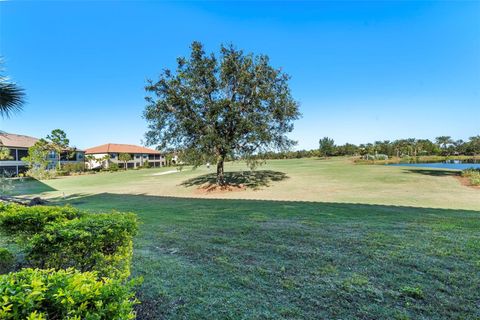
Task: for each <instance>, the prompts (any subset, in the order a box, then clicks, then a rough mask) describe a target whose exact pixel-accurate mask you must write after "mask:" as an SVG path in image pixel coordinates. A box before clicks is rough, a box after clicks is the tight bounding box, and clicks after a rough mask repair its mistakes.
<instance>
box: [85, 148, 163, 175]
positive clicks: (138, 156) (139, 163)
mask: <svg viewBox="0 0 480 320" xmlns="http://www.w3.org/2000/svg"><path fill="white" fill-rule="evenodd" d="M121 153H128V154H130V157H131V160H130V161H128V162H127V168H138V167H143V166H145V165H147V164H148V166H150V167H163V166H165V157H164V156H163V155H162V154H161V153H160V152H159V151H157V150H153V149H149V148H145V147H141V146H136V145H132V144H118V143H107V144H102V145H100V146H97V147H93V148H88V149H86V150H85V154H86V155H92V156H93V157H95V159H94V160H90V161H87V165H88V167H89V168H90V169H94V168H99V167H104V168H108V166H109V165H110V163H117V164H118V165H119V167H120V168H124V167H125V163H124V162H123V161H120V160H119V159H118V157H119V155H120V154H121Z"/></svg>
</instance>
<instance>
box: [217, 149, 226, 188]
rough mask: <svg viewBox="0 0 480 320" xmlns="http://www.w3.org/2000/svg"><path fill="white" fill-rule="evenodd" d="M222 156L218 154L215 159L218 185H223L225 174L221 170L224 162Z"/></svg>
mask: <svg viewBox="0 0 480 320" xmlns="http://www.w3.org/2000/svg"><path fill="white" fill-rule="evenodd" d="M224 160H225V159H224V157H223V156H220V157H218V160H217V184H218V185H219V186H224V185H225V175H224V172H223V162H224Z"/></svg>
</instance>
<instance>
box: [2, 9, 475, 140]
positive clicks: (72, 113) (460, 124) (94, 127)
mask: <svg viewBox="0 0 480 320" xmlns="http://www.w3.org/2000/svg"><path fill="white" fill-rule="evenodd" d="M194 40H198V41H201V42H203V43H204V44H205V45H206V48H207V50H208V51H217V50H218V48H219V45H220V44H221V43H226V44H229V43H233V44H234V45H236V46H237V47H239V48H242V49H244V50H245V51H248V52H254V53H264V54H268V55H269V56H270V58H271V62H272V64H273V65H274V66H276V67H282V68H283V70H284V71H285V72H287V73H289V74H290V75H291V76H292V80H291V88H292V91H293V95H294V97H295V99H297V100H298V101H299V102H300V104H301V112H302V113H303V117H302V119H300V120H298V121H297V122H296V123H295V130H294V132H293V133H292V134H291V136H292V138H294V139H296V140H298V142H299V144H298V146H297V148H316V147H317V146H318V139H319V138H321V137H323V136H329V137H332V138H334V139H335V141H336V142H337V143H344V142H353V143H361V142H369V141H374V140H380V139H390V140H393V139H396V138H402V137H418V138H434V137H435V136H439V135H451V136H453V137H455V138H462V139H466V138H468V137H469V136H472V135H476V134H480V122H479V119H480V2H478V1H472V2H458V1H455V2H454V1H452V2H447V1H439V2H433V1H428V2H414V1H404V2H392V1H385V2H379V1H377V2H358V1H355V2H346V1H340V2H312V1H308V2H298V1H297V2H273V1H267V2H258V3H257V2H253V1H248V2H228V3H227V2H147V1H144V2H142V1H136V2H133V1H132V2H110V1H105V2H96V1H86V2H83V3H81V2H72V1H64V2H62V1H59V2H53V1H52V2H42V1H31V2H8V1H7V2H0V55H2V56H3V57H4V60H5V65H4V67H5V68H6V72H7V74H8V75H9V76H10V77H11V78H12V79H13V80H15V81H16V82H17V83H18V84H20V85H21V86H22V87H24V88H25V90H26V92H27V95H28V96H27V98H28V103H27V105H26V106H25V108H24V111H23V112H22V113H21V114H18V115H15V116H14V117H12V118H10V119H1V120H0V130H4V131H7V132H15V133H22V134H27V135H33V136H37V137H43V136H45V135H46V134H48V133H49V132H50V131H51V130H52V129H55V128H62V129H64V130H65V131H66V132H67V134H68V136H69V138H70V140H71V142H72V144H73V145H75V146H77V147H79V148H87V147H91V146H95V145H98V144H103V143H107V142H117V143H133V144H139V143H140V142H141V140H142V137H143V134H144V132H145V130H146V123H145V121H144V120H143V119H142V117H141V114H142V111H143V108H144V96H145V92H144V84H145V80H146V79H147V78H153V79H155V78H156V77H157V75H158V74H159V73H160V71H161V70H162V69H163V68H173V67H174V66H175V60H176V58H177V57H179V56H184V55H187V54H188V52H189V45H190V43H191V42H192V41H194Z"/></svg>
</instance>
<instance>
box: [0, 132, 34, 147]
mask: <svg viewBox="0 0 480 320" xmlns="http://www.w3.org/2000/svg"><path fill="white" fill-rule="evenodd" d="M37 141H38V139H37V138H34V137H30V136H24V135H21V134H13V133H6V132H2V133H0V142H1V144H3V145H4V146H5V147H18V148H30V147H31V146H33V145H34V144H35V142H37Z"/></svg>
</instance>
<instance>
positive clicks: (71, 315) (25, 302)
mask: <svg viewBox="0 0 480 320" xmlns="http://www.w3.org/2000/svg"><path fill="white" fill-rule="evenodd" d="M133 285H134V284H133V283H132V282H129V283H125V282H121V281H119V280H113V279H107V278H104V279H98V276H97V274H95V273H94V272H84V273H81V272H79V271H76V270H74V269H67V270H58V271H55V270H53V269H50V270H39V269H22V270H21V271H19V272H15V273H9V274H7V275H2V276H0V296H1V297H2V299H0V319H4V320H11V319H12V320H13V319H15V320H17V319H32V320H33V319H37V320H40V319H78V320H80V319H91V320H93V319H95V320H112V319H117V320H120V319H122V320H123V319H135V312H134V311H133V306H134V304H136V303H137V302H136V300H135V298H134V294H133V293H132V292H133V291H132V286H133Z"/></svg>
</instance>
